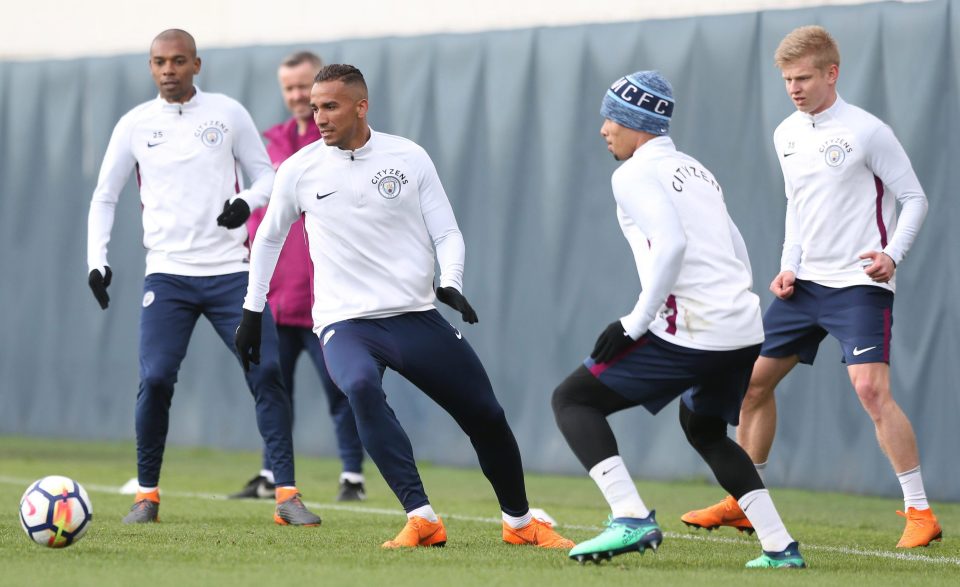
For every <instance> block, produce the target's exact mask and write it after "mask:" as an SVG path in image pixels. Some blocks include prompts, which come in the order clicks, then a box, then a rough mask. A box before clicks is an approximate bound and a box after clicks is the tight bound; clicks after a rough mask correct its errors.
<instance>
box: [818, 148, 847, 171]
mask: <svg viewBox="0 0 960 587" xmlns="http://www.w3.org/2000/svg"><path fill="white" fill-rule="evenodd" d="M823 157H824V159H826V161H827V165H829V166H830V167H839V166H840V164H841V163H843V160H844V159H846V158H847V152H846V151H844V150H843V147H841V146H840V145H830V146H829V147H827V150H826V151H824V152H823Z"/></svg>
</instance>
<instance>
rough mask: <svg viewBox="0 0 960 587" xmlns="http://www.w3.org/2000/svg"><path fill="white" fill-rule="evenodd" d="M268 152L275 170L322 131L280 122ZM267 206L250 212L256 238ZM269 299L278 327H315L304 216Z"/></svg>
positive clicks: (272, 283)
mask: <svg viewBox="0 0 960 587" xmlns="http://www.w3.org/2000/svg"><path fill="white" fill-rule="evenodd" d="M263 136H265V137H266V138H267V141H268V142H267V153H268V154H269V155H270V161H271V162H273V167H274V169H276V168H277V167H280V164H281V163H283V162H284V161H286V160H287V158H288V157H290V155H293V154H294V153H296V152H297V151H299V150H300V149H302V148H303V147H305V146H307V145H309V144H310V143H312V142H314V141H316V140H318V139H319V138H320V131H319V130H317V127H316V126H315V125H313V124H310V125H307V132H306V133H304V135H303V136H300V134H299V133H298V132H297V120H296V119H295V118H291V119H290V120H288V121H286V122H284V123H282V124H278V125H276V126H274V127H272V128H270V129H268V130H267V131H266V132H264V133H263ZM266 212H267V208H266V207H263V208H257V209H256V210H254V211H253V212H251V213H250V218H249V219H248V220H247V231H248V232H249V233H250V240H251V242H252V241H253V238H254V236H255V235H256V234H257V227H258V226H260V222H261V221H262V220H263V215H264V214H266ZM267 302H269V304H270V309H271V310H272V311H273V318H274V320H275V321H276V323H277V326H297V327H300V328H313V318H312V316H311V308H312V307H313V264H312V263H311V262H310V252H309V250H308V249H307V233H306V231H305V230H304V226H303V218H300V220H297V221H296V222H295V223H293V225H292V226H291V227H290V234H289V236H287V240H286V242H285V243H284V244H283V249H282V250H281V251H280V259H279V260H278V261H277V269H276V271H274V273H273V279H271V280H270V293H268V294H267Z"/></svg>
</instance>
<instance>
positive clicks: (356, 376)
mask: <svg viewBox="0 0 960 587" xmlns="http://www.w3.org/2000/svg"><path fill="white" fill-rule="evenodd" d="M336 383H337V387H338V388H340V391H342V392H343V393H344V395H346V396H347V398H348V399H349V402H350V405H351V406H353V408H354V411H357V410H360V409H362V408H363V406H364V405H369V404H370V403H372V402H375V401H378V400H379V399H382V398H383V389H382V388H381V386H380V377H379V374H376V373H368V372H366V371H360V370H357V371H349V372H346V373H344V374H343V375H341V376H340V377H338V378H337V382H336Z"/></svg>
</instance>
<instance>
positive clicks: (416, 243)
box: [243, 130, 464, 334]
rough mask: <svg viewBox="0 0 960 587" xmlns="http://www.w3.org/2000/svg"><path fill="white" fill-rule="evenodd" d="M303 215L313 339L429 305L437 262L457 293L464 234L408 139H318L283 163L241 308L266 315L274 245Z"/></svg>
mask: <svg viewBox="0 0 960 587" xmlns="http://www.w3.org/2000/svg"><path fill="white" fill-rule="evenodd" d="M301 214H304V215H305V230H306V233H307V237H308V241H309V246H310V258H311V260H312V261H313V269H314V303H313V322H314V331H315V332H317V333H318V334H319V333H320V331H321V330H322V329H323V328H324V327H326V326H327V325H328V324H332V323H334V322H339V321H341V320H347V319H351V318H385V317H388V316H396V315H398V314H403V313H406V312H419V311H424V310H429V309H431V308H434V307H435V306H434V300H435V299H436V295H435V293H434V289H433V285H434V282H433V280H434V264H435V260H436V261H439V265H440V286H441V287H454V288H456V289H457V290H459V291H463V259H464V244H463V235H462V234H461V233H460V229H459V228H458V227H457V221H456V218H454V215H453V209H452V208H451V207H450V202H449V200H448V199H447V194H446V193H445V192H444V191H443V186H442V185H441V184H440V178H439V177H437V170H436V168H435V167H434V165H433V161H431V160H430V157H429V155H427V153H426V151H424V150H423V148H422V147H420V146H419V145H417V144H416V143H414V142H413V141H410V140H407V139H404V138H402V137H397V136H393V135H388V134H384V133H378V132H375V131H373V130H371V135H370V139H369V140H368V141H367V143H366V144H365V145H364V146H362V147H360V148H359V149H357V150H355V151H346V150H341V149H339V148H336V147H328V146H327V145H325V144H324V143H323V141H317V142H316V143H313V144H311V145H307V146H306V147H304V148H302V149H300V150H299V151H297V152H296V153H295V154H294V155H292V156H291V157H290V158H289V159H287V160H286V161H285V162H284V163H283V164H282V165H280V168H279V169H278V170H277V180H276V182H275V183H274V187H273V194H272V195H271V197H270V206H269V207H268V208H267V213H266V216H264V219H263V222H262V223H261V224H260V227H259V228H258V229H257V237H256V239H254V241H253V250H252V254H251V265H250V284H249V287H248V288H247V296H246V299H245V300H244V303H243V307H244V308H246V309H248V310H252V311H255V312H262V311H263V308H264V303H265V301H266V297H267V289H268V287H269V284H270V278H271V276H272V275H273V270H274V268H275V266H276V263H277V257H278V256H279V254H280V249H281V247H282V246H283V242H284V240H285V239H286V237H287V232H288V231H289V230H290V225H291V224H293V222H294V221H296V220H297V218H299V217H300V215H301ZM290 238H302V237H301V236H300V235H291V237H290ZM434 248H436V257H434Z"/></svg>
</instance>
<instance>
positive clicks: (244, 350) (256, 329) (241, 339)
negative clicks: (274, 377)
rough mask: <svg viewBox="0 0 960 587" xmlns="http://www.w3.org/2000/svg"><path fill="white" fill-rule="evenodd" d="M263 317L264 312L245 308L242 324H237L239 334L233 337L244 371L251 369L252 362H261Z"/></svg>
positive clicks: (256, 363)
mask: <svg viewBox="0 0 960 587" xmlns="http://www.w3.org/2000/svg"><path fill="white" fill-rule="evenodd" d="M262 319H263V312H252V311H250V310H247V309H246V308H244V309H243V318H242V319H241V320H240V326H237V334H236V336H234V337H233V342H234V344H235V345H236V347H237V353H238V354H239V355H240V361H241V362H242V363H243V370H244V371H249V370H250V363H253V364H254V365H259V364H260V325H261V321H262Z"/></svg>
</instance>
